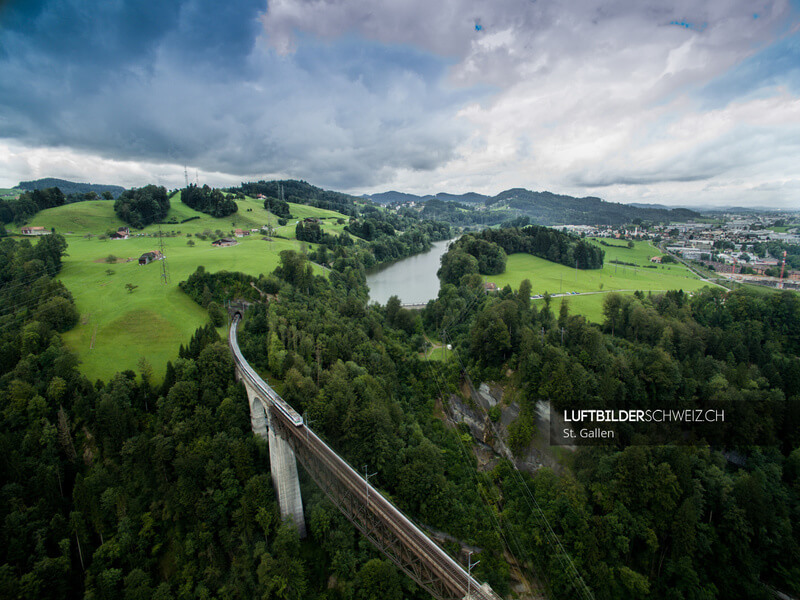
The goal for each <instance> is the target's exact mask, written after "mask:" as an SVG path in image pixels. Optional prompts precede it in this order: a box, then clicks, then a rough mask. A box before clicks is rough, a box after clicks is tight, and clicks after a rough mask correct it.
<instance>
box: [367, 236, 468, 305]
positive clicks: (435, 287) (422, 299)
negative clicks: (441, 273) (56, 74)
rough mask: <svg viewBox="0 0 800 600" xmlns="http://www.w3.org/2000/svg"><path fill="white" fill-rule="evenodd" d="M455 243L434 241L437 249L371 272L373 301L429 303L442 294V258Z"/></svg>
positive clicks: (371, 295)
mask: <svg viewBox="0 0 800 600" xmlns="http://www.w3.org/2000/svg"><path fill="white" fill-rule="evenodd" d="M452 241H453V240H443V241H441V242H433V248H431V249H430V250H428V251H427V252H421V253H420V254H415V255H414V256H409V257H408V258H403V259H400V260H398V261H396V262H393V263H391V264H388V265H384V266H382V267H378V268H377V269H375V270H374V271H371V272H369V273H367V285H368V286H369V298H370V300H373V301H375V302H380V303H381V304H386V301H387V300H389V298H391V297H392V296H398V297H399V298H400V302H402V303H403V304H425V303H426V302H427V301H428V300H431V299H433V298H436V296H438V294H439V278H438V277H436V271H438V270H439V259H440V258H441V257H442V255H443V254H444V253H445V252H447V244H449V243H450V242H452Z"/></svg>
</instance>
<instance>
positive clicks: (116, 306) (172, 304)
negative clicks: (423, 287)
mask: <svg viewBox="0 0 800 600" xmlns="http://www.w3.org/2000/svg"><path fill="white" fill-rule="evenodd" d="M237 204H238V205H239V212H238V213H236V214H234V215H231V216H229V217H225V218H221V219H215V218H213V217H210V216H208V215H205V214H203V213H200V212H197V211H194V210H192V209H191V208H189V207H188V206H185V205H183V204H181V203H180V200H179V199H178V198H177V197H175V198H172V200H171V205H172V208H171V210H170V212H169V214H168V215H167V220H172V219H173V217H174V219H175V220H178V221H180V220H182V219H186V218H189V217H193V216H198V217H200V218H199V219H196V220H192V221H189V222H187V223H179V224H173V223H166V224H162V225H161V229H162V231H163V232H164V233H165V234H168V235H172V233H173V232H174V233H175V234H176V235H175V236H174V237H164V238H163V239H164V246H165V249H164V254H165V256H166V257H167V260H166V265H167V269H168V272H169V282H168V283H166V284H165V283H164V280H163V277H162V263H161V261H154V262H152V263H150V264H148V265H144V266H140V265H139V264H138V259H139V256H141V255H142V254H143V253H145V252H148V251H150V250H157V249H158V248H159V240H158V237H157V234H158V225H150V226H148V227H146V228H144V229H143V230H141V231H135V230H133V231H131V233H132V237H131V238H129V239H127V240H110V239H104V240H101V239H98V236H99V234H103V233H105V232H107V231H108V230H113V229H116V228H117V227H119V226H122V225H124V223H122V221H120V220H119V219H117V217H116V215H115V214H114V210H113V206H114V203H113V201H96V202H79V203H76V204H70V205H65V206H60V207H57V208H52V209H48V210H44V211H42V212H40V213H38V214H37V215H36V216H35V218H34V219H32V220H31V223H30V225H41V226H44V227H48V228H51V227H54V228H55V229H56V231H57V232H58V233H63V234H64V236H65V238H66V239H67V243H68V247H67V256H65V257H64V261H63V262H64V266H63V269H62V272H61V274H60V275H59V278H60V279H61V280H62V281H63V282H64V284H65V285H66V286H67V288H68V289H69V290H70V291H71V292H72V294H73V296H74V298H75V302H76V305H77V307H78V311H79V312H80V315H81V316H80V321H79V323H78V325H77V326H76V327H75V328H73V329H72V330H70V331H68V332H67V333H65V334H64V336H63V338H64V341H65V342H66V343H67V344H68V345H69V347H70V348H72V349H73V350H74V351H75V352H76V353H77V354H78V357H79V358H80V360H81V363H82V365H81V369H82V371H83V372H84V373H85V374H86V375H87V377H89V378H90V379H92V380H94V379H98V378H99V379H106V380H107V379H108V378H109V377H111V376H112V375H113V374H114V373H116V372H117V371H122V370H125V369H132V370H134V371H137V370H138V366H137V365H138V362H139V360H140V359H141V358H142V357H145V358H146V359H147V360H148V361H149V362H150V364H151V365H152V366H153V368H154V375H155V378H156V379H161V378H162V377H163V375H164V369H165V367H166V362H167V361H168V360H174V359H175V358H176V357H177V355H178V347H179V345H180V344H185V343H187V342H188V341H189V338H190V337H191V335H192V334H193V333H194V331H195V329H196V328H197V327H199V326H201V325H203V324H205V323H206V322H207V321H208V315H207V312H206V311H205V310H204V309H203V308H201V307H200V306H198V305H197V304H196V303H195V302H194V301H192V300H191V299H190V298H189V297H188V296H186V295H185V294H184V293H183V292H181V291H180V289H179V288H178V283H180V282H181V281H184V280H186V279H187V278H188V277H189V275H190V274H191V273H192V272H194V270H195V269H196V268H197V266H198V265H203V266H204V267H205V268H206V269H208V270H209V271H220V270H228V271H241V272H243V273H247V274H250V275H254V276H258V275H259V274H261V273H264V274H267V273H270V272H272V271H273V270H274V269H275V267H276V266H277V265H278V262H279V254H280V252H281V251H282V250H288V249H292V250H300V243H299V242H298V241H297V240H296V239H294V228H295V221H296V220H297V219H300V218H305V217H307V216H315V217H317V218H320V219H323V221H322V227H323V229H324V230H325V231H332V232H333V231H337V232H338V231H341V228H342V227H343V225H339V224H337V222H336V220H337V219H339V218H342V219H346V218H347V217H345V216H344V215H341V214H339V213H336V212H332V211H327V210H322V209H317V208H313V207H309V206H304V205H297V204H290V207H291V211H292V215H293V216H294V217H296V219H293V220H292V221H290V222H289V224H287V225H286V226H285V227H276V226H277V217H275V216H274V215H272V214H270V213H268V212H267V211H266V210H264V206H263V203H262V202H261V201H258V200H253V199H246V200H239V201H237ZM248 209H250V210H248ZM268 222H271V223H272V225H273V226H274V227H276V229H278V232H277V233H278V235H282V236H285V237H286V238H291V239H280V238H278V237H275V238H273V239H272V241H265V240H264V239H262V238H263V236H262V235H261V234H258V233H253V234H251V235H250V236H248V237H245V238H241V239H239V240H238V242H239V244H238V245H236V246H231V247H227V248H216V247H213V246H212V245H211V242H212V240H213V239H214V238H213V237H212V238H208V239H206V240H205V241H202V240H199V239H197V238H196V237H195V235H196V234H197V233H201V232H203V231H206V230H210V231H212V232H215V231H217V230H220V231H222V232H223V233H224V234H225V235H229V234H230V232H231V230H233V229H236V228H240V229H252V228H257V227H260V226H262V225H265V224H267V223H268ZM70 232H71V233H70ZM177 232H180V233H179V234H178V233H177ZM88 234H92V236H91V237H88ZM187 234H188V235H187ZM190 240H191V241H193V242H194V246H190V245H189V244H188V242H189V241H190ZM110 255H113V256H114V257H116V258H117V262H116V263H113V264H111V263H108V262H106V260H107V258H108V257H109V256H110ZM315 269H318V267H315ZM319 272H320V273H321V272H322V270H321V269H319ZM127 284H130V285H132V286H136V287H135V288H133V291H132V292H131V291H128V288H127V287H126V285H127Z"/></svg>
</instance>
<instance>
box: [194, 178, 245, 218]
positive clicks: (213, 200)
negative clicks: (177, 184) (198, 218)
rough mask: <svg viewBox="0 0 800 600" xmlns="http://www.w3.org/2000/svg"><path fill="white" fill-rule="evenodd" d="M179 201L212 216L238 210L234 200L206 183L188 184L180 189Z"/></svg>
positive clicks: (225, 215)
mask: <svg viewBox="0 0 800 600" xmlns="http://www.w3.org/2000/svg"><path fill="white" fill-rule="evenodd" d="M181 202H183V203H184V204H186V205H187V206H189V207H190V208H193V209H195V210H199V211H200V212H204V213H206V214H208V215H211V216H212V217H227V216H228V215H232V214H233V213H235V212H236V211H237V210H239V207H238V206H237V204H236V202H234V201H233V200H232V199H230V198H228V197H226V196H225V194H223V193H222V192H221V191H220V190H218V189H213V190H212V189H211V188H210V187H208V185H204V186H203V187H197V186H196V185H193V184H189V187H185V188H183V189H182V190H181Z"/></svg>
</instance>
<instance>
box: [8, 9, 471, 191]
mask: <svg viewBox="0 0 800 600" xmlns="http://www.w3.org/2000/svg"><path fill="white" fill-rule="evenodd" d="M263 9H264V5H263V3H262V2H252V1H248V0H238V1H234V2H225V3H219V2H215V1H211V0H187V1H184V2H166V3H155V2H153V3H146V4H145V3H136V2H120V3H105V2H97V3H93V4H92V5H91V6H90V5H88V4H87V3H85V2H78V1H72V2H70V1H62V2H56V1H51V2H45V3H39V4H23V3H20V4H15V5H13V6H10V7H8V8H7V10H6V12H5V13H4V14H5V17H4V20H3V23H2V28H3V29H2V32H1V33H2V36H1V37H0V137H5V138H13V139H15V140H17V141H19V142H21V143H25V144H28V145H30V146H67V147H71V148H75V149H79V150H82V151H87V152H92V153H97V154H100V155H102V156H110V157H114V158H116V159H121V160H125V159H127V160H145V161H149V162H169V163H177V164H189V165H192V166H195V167H199V168H201V169H204V170H207V171H219V172H224V173H231V174H241V175H246V174H257V173H270V172H272V173H274V172H284V173H287V174H290V175H293V176H298V177H305V178H308V179H310V180H312V181H315V182H320V183H323V184H325V185H331V186H333V185H336V186H340V187H347V188H352V187H354V186H358V185H369V184H371V183H373V182H375V181H379V180H380V179H381V178H385V177H387V175H388V174H389V173H390V172H392V171H393V170H394V169H398V168H407V169H431V168H434V167H436V166H437V165H439V164H441V162H443V161H446V160H448V159H449V158H450V157H451V156H452V152H453V147H454V144H455V143H457V142H458V140H459V139H461V138H462V137H463V132H461V130H460V129H459V128H458V127H457V126H455V125H454V124H453V118H452V114H453V107H454V105H457V104H458V103H459V102H462V101H463V98H462V97H459V96H457V95H454V94H453V93H450V92H445V91H443V89H442V87H441V85H440V83H439V82H440V80H441V79H442V77H443V75H444V69H445V68H446V64H445V63H444V62H443V61H442V60H440V59H438V58H435V57H432V56H431V55H429V54H427V53H425V52H422V51H417V50H413V49H411V48H409V47H392V46H384V45H381V44H378V43H375V42H364V41H359V40H355V39H353V40H349V41H347V40H346V41H345V42H343V43H340V44H336V45H326V44H321V43H318V42H316V41H314V40H313V39H309V40H307V42H306V43H304V44H302V45H301V47H299V48H298V50H297V52H296V53H294V54H292V55H291V56H278V55H277V54H276V53H275V52H274V50H272V49H270V48H268V47H267V45H266V44H265V43H264V42H263V40H259V34H260V32H261V23H260V21H259V17H260V16H261V12H263Z"/></svg>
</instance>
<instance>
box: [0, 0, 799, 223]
mask: <svg viewBox="0 0 800 600" xmlns="http://www.w3.org/2000/svg"><path fill="white" fill-rule="evenodd" d="M184 169H186V172H188V176H189V179H190V181H198V182H199V183H200V184H201V185H202V184H204V183H208V184H209V185H212V186H227V185H236V184H238V183H240V182H242V181H252V180H256V179H272V178H285V177H286V178H296V179H305V180H306V181H308V182H310V183H313V184H315V185H318V186H321V187H325V188H328V189H335V190H339V191H344V192H349V193H354V194H362V193H374V192H380V191H386V190H399V191H404V192H409V193H418V194H427V193H436V192H440V191H446V192H450V193H463V192H468V191H475V192H480V193H485V194H490V195H494V194H497V193H499V192H500V191H502V190H505V189H508V188H512V187H524V188H528V189H531V190H538V191H542V190H549V191H552V192H556V193H562V194H570V195H575V196H599V197H602V198H604V199H606V200H610V201H615V202H642V203H661V204H670V205H683V206H713V205H737V206H753V207H756V206H765V207H766V206H769V207H777V208H787V209H800V0H775V1H771V0H728V1H719V0H710V1H708V2H698V0H673V1H670V2H664V0H617V1H597V0H591V1H588V0H571V1H570V2H557V1H555V0H492V1H491V2H486V1H485V0H481V1H479V0H436V1H435V2H431V1H430V0H403V1H402V2H374V1H369V2H368V1H364V0H274V1H270V2H264V1H263V0H259V1H255V0H226V1H225V2H219V1H218V0H159V1H157V2H154V1H150V0H136V1H133V0H113V1H110V0H102V1H100V0H0V187H3V186H8V187H11V186H13V185H16V184H17V183H18V182H19V181H23V180H30V179H37V178H40V177H59V178H63V179H69V180H72V181H85V182H92V183H114V184H119V185H123V186H126V187H131V186H142V185H145V184H148V183H157V184H160V185H165V186H167V187H170V188H175V187H181V186H183V185H184V181H185V179H184V177H185V170H184Z"/></svg>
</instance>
